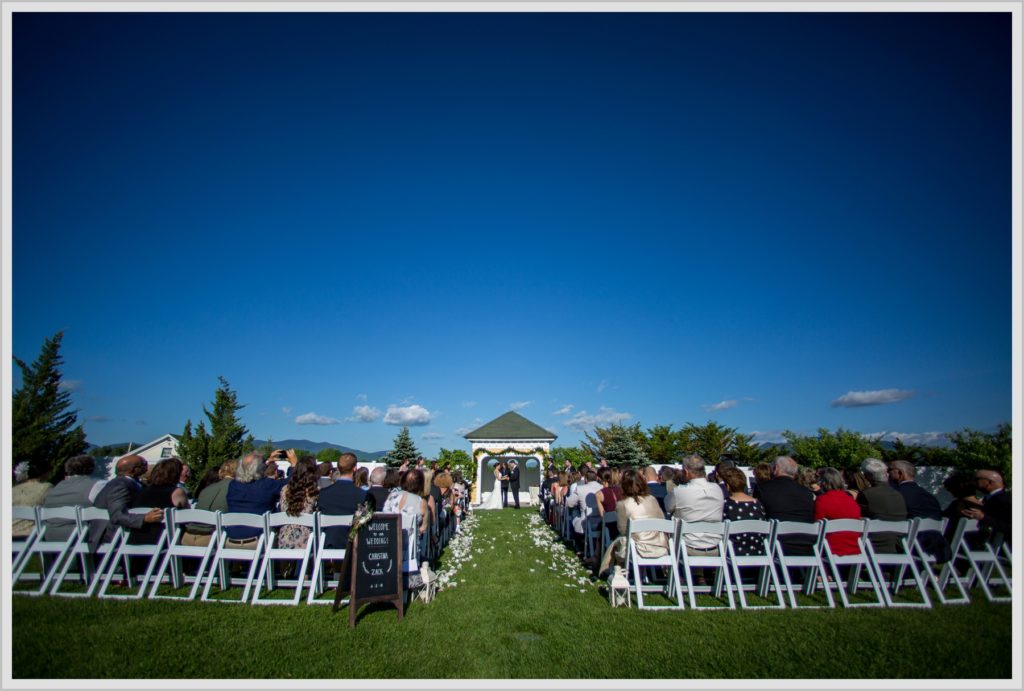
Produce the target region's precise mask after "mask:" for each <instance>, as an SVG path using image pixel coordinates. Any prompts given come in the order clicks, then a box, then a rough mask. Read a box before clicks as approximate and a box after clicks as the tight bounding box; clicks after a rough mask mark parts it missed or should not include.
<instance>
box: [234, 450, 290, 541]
mask: <svg viewBox="0 0 1024 691" xmlns="http://www.w3.org/2000/svg"><path fill="white" fill-rule="evenodd" d="M298 460H299V459H298V457H296V455H295V450H294V449H289V450H288V461H289V463H291V464H292V465H294V464H295V463H297V462H298ZM286 484H288V481H287V480H277V479H274V478H270V477H267V464H266V462H265V461H264V460H263V456H261V455H260V454H258V453H250V454H246V455H245V456H244V457H243V458H242V460H241V461H239V463H238V469H237V470H236V471H235V479H234V480H232V481H231V483H230V484H229V485H228V494H227V499H228V511H229V512H231V513H255V514H263V513H266V512H267V511H270V512H274V511H276V510H277V502H278V499H279V498H280V496H281V490H282V489H283V488H284V486H285V485H286ZM224 531H225V532H226V533H227V542H226V546H227V547H228V548H230V549H256V543H257V542H258V541H259V536H260V534H261V533H262V532H263V531H262V530H260V529H259V528H250V527H248V526H241V525H237V526H228V527H227V528H225V529H224Z"/></svg>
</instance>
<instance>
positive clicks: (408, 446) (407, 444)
mask: <svg viewBox="0 0 1024 691" xmlns="http://www.w3.org/2000/svg"><path fill="white" fill-rule="evenodd" d="M419 455H420V452H419V451H417V450H416V445H415V444H414V443H413V441H412V436H410V434H409V428H408V427H403V428H402V431H401V432H399V433H398V434H397V435H395V447H394V448H393V449H391V451H389V452H388V454H387V456H385V457H384V462H385V463H387V464H388V465H389V466H391V467H392V468H397V467H398V466H400V465H402V462H403V461H409V462H410V463H413V462H415V461H416V458H417V457H418V456H419Z"/></svg>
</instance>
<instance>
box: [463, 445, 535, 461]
mask: <svg viewBox="0 0 1024 691" xmlns="http://www.w3.org/2000/svg"><path fill="white" fill-rule="evenodd" d="M507 454H519V455H521V456H540V458H541V460H545V461H546V460H547V459H548V456H550V455H551V454H550V453H548V451H547V450H546V449H545V448H544V447H543V446H535V447H533V448H532V449H517V448H516V447H514V446H506V447H505V448H504V449H502V450H501V451H495V450H494V449H477V450H476V451H474V452H473V460H474V461H475V460H477V456H480V455H484V456H505V455H507Z"/></svg>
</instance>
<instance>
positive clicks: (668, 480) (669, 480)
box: [658, 465, 676, 497]
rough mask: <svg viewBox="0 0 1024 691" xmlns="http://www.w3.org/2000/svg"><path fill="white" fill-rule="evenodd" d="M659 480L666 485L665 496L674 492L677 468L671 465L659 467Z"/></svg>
mask: <svg viewBox="0 0 1024 691" xmlns="http://www.w3.org/2000/svg"><path fill="white" fill-rule="evenodd" d="M658 482H660V483H661V484H662V485H664V486H665V496H666V497H667V496H668V495H670V494H672V490H674V489H675V488H676V469H675V468H673V467H672V466H670V465H663V466H661V467H660V468H658Z"/></svg>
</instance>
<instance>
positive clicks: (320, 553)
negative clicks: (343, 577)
mask: <svg viewBox="0 0 1024 691" xmlns="http://www.w3.org/2000/svg"><path fill="white" fill-rule="evenodd" d="M315 515H316V530H315V532H314V535H315V536H316V551H315V552H314V554H313V576H312V579H311V583H310V586H309V594H308V595H307V596H306V604H309V605H333V604H334V600H333V599H332V600H321V599H318V596H319V595H320V594H322V593H323V592H324V591H325V590H327V589H329V588H330V587H332V583H333V587H335V588H336V587H338V581H337V580H335V581H331V579H330V578H329V577H328V576H326V575H325V573H326V569H324V563H325V562H326V563H333V562H336V561H337V562H342V561H344V559H345V549H344V548H332V549H328V548H327V547H325V546H324V545H325V544H326V542H327V533H326V532H324V529H325V528H341V527H345V526H351V525H352V516H351V515H348V516H337V515H331V514H325V513H320V512H317V513H316V514H315ZM310 539H312V538H310Z"/></svg>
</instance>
